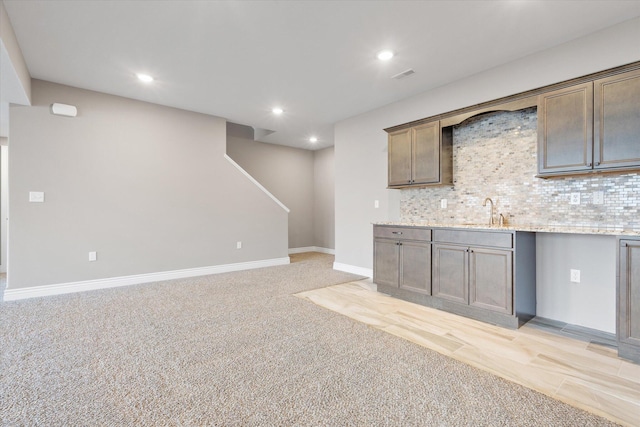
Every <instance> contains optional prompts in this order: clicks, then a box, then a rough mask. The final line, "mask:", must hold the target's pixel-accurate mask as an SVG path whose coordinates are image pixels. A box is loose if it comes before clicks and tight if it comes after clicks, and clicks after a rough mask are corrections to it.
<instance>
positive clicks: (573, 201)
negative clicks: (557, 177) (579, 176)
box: [569, 193, 580, 205]
mask: <svg viewBox="0 0 640 427" xmlns="http://www.w3.org/2000/svg"><path fill="white" fill-rule="evenodd" d="M569 204H570V205H579V204H580V193H571V198H570V199H569Z"/></svg>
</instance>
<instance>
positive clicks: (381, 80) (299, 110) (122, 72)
mask: <svg viewBox="0 0 640 427" xmlns="http://www.w3.org/2000/svg"><path fill="white" fill-rule="evenodd" d="M4 3H5V7H6V10H7V13H8V15H9V17H10V20H11V22H12V24H13V27H14V30H15V33H16V36H17V39H18V43H19V45H20V47H21V49H22V53H23V55H24V58H25V61H26V63H27V66H28V68H29V72H30V73H31V76H32V77H33V78H37V79H43V80H48V81H52V82H57V83H62V84H67V85H71V86H76V87H80V88H85V89H91V90H96V91H100V92H105V93H110V94H115V95H121V96H125V97H128V98H134V99H138V100H143V101H148V102H153V103H157V104H162V105H167V106H172V107H177V108H182V109H186V110H192V111H197V112H201V113H206V114H211V115H215V116H220V117H224V118H226V119H227V120H229V121H232V122H236V123H241V124H245V125H249V126H253V127H255V128H260V129H268V130H273V131H275V132H274V133H271V134H269V135H267V136H264V137H262V138H261V139H260V140H262V141H264V142H270V143H277V144H282V145H289V146H294V147H301V148H309V149H316V148H323V147H326V146H330V145H333V124H334V123H336V122H337V121H340V120H342V119H345V118H348V117H351V116H354V115H357V114H360V113H363V112H365V111H369V110H372V109H375V108H377V107H380V106H383V105H386V104H389V103H391V102H394V101H398V100H400V99H403V98H407V97H409V96H411V95H414V94H417V93H419V92H423V91H426V90H429V89H431V88H434V87H438V86H442V85H444V84H447V83H450V82H452V81H455V80H458V79H461V78H464V77H466V76H469V75H472V74H475V73H478V72H481V71H484V70H487V69H489V68H493V67H495V66H497V65H500V64H503V63H506V62H510V61H513V60H515V59H517V58H520V57H523V56H526V55H528V54H531V53H534V52H537V51H540V50H544V49H547V48H550V47H552V46H555V45H558V44H561V43H564V42H566V41H569V40H572V39H575V38H578V37H582V36H584V35H587V34H589V33H593V32H596V31H598V30H600V29H603V28H606V27H609V26H612V25H615V24H617V23H620V22H622V21H625V20H628V19H631V18H634V17H637V16H640V1H636V0H634V1H614V0H607V1H575V0H573V1H522V0H508V1H297V2H295V1H178V0H174V1H151V0H149V1H117V0H104V1H97V0H72V1H61V0H48V1H37V0H28V1H27V0H4ZM383 48H387V49H392V50H394V51H395V52H396V53H397V56H396V57H395V58H394V59H392V60H391V61H389V62H380V61H379V60H377V59H376V57H375V54H376V53H377V52H378V51H379V50H381V49H383ZM407 68H413V69H414V70H415V74H414V75H412V76H410V77H407V78H405V79H402V80H394V79H391V78H390V77H391V76H392V75H394V74H397V73H399V72H402V71H404V70H406V69H407ZM138 72H144V73H148V74H150V75H152V76H154V77H155V79H156V81H155V82H154V83H153V84H151V85H144V84H141V83H140V82H139V81H137V80H136V78H135V76H134V75H135V73H138ZM276 105H278V106H281V107H282V108H284V110H285V113H284V114H283V115H281V116H274V115H273V114H272V113H271V112H270V110H271V108H272V107H274V106H276ZM311 135H316V136H317V137H318V138H319V141H318V143H316V144H315V145H314V144H311V143H309V142H308V141H307V140H308V138H309V137H310V136H311Z"/></svg>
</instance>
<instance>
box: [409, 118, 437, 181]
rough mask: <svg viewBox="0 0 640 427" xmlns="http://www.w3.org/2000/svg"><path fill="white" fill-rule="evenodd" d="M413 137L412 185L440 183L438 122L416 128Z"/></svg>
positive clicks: (413, 130)
mask: <svg viewBox="0 0 640 427" xmlns="http://www.w3.org/2000/svg"><path fill="white" fill-rule="evenodd" d="M412 135H413V138H412V139H413V159H412V162H413V177H412V179H413V181H412V182H413V183H414V184H428V183H437V182H439V181H440V122H431V123H426V124H424V125H420V126H416V127H415V128H413V129H412Z"/></svg>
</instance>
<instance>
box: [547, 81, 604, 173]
mask: <svg viewBox="0 0 640 427" xmlns="http://www.w3.org/2000/svg"><path fill="white" fill-rule="evenodd" d="M592 163H593V83H591V82H589V83H585V84H581V85H577V86H572V87H569V88H565V89H560V90H556V91H553V92H548V93H544V94H542V95H540V96H539V99H538V172H539V173H540V174H541V175H542V174H545V173H550V172H555V173H557V172H568V171H586V170H591V169H592Z"/></svg>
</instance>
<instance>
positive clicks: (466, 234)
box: [433, 229, 513, 249]
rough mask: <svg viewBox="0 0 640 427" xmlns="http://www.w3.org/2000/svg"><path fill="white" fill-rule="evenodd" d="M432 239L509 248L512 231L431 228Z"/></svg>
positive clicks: (511, 243) (511, 246) (511, 245)
mask: <svg viewBox="0 0 640 427" xmlns="http://www.w3.org/2000/svg"><path fill="white" fill-rule="evenodd" d="M433 241H434V242H446V243H456V244H460V245H468V246H491V247H495V248H505V249H511V248H513V233H497V232H491V231H471V230H448V229H443V230H433Z"/></svg>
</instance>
